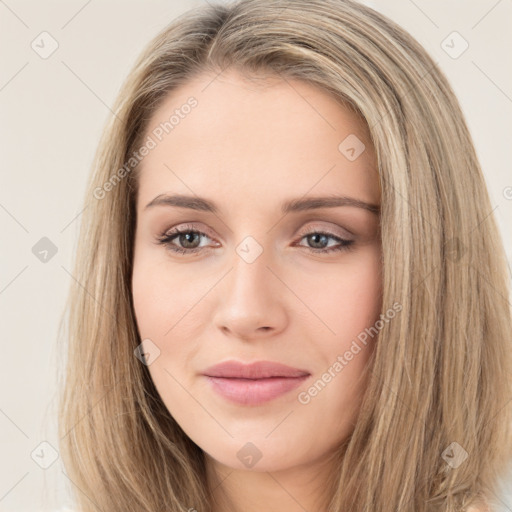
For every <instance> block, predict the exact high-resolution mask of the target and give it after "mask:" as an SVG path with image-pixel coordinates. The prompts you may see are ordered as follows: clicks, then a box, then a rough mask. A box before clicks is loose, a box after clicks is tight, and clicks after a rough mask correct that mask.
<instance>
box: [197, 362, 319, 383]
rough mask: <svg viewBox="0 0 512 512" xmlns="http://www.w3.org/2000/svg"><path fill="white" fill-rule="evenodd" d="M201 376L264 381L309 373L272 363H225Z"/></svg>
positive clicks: (207, 370)
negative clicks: (270, 378)
mask: <svg viewBox="0 0 512 512" xmlns="http://www.w3.org/2000/svg"><path fill="white" fill-rule="evenodd" d="M203 375H207V376H208V377H224V378H231V379H236V378H238V379H266V378H269V377H304V376H307V375H310V373H309V372H308V371H306V370H299V369H298V368H292V367H291V366H286V365H284V364H280V363H274V362H272V361H256V362H254V363H249V364H245V363H240V362H238V361H225V362H223V363H220V364H216V365H214V366H211V367H210V368H207V369H206V370H204V372H203Z"/></svg>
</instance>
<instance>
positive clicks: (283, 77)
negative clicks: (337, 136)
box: [279, 73, 336, 131]
mask: <svg viewBox="0 0 512 512" xmlns="http://www.w3.org/2000/svg"><path fill="white" fill-rule="evenodd" d="M279 76H281V78H282V79H283V80H284V81H285V82H286V83H287V84H288V85H289V86H290V87H291V88H292V89H293V90H294V91H295V92H296V93H297V94H298V95H299V96H300V97H301V98H302V99H303V100H304V101H305V102H306V103H307V104H308V105H309V106H310V107H311V108H312V109H313V110H314V111H315V112H316V113H317V114H318V115H319V116H320V117H321V118H322V119H323V120H324V121H325V122H326V123H327V124H328V125H329V126H330V127H331V128H332V129H333V130H334V131H336V128H334V126H333V125H332V124H331V123H329V121H327V119H326V118H325V117H324V116H323V115H322V114H320V112H318V110H317V109H316V108H315V107H314V106H313V105H311V103H310V102H309V101H308V100H307V99H306V98H304V96H302V94H301V93H300V92H299V91H298V90H297V89H296V88H295V87H293V85H292V84H291V83H290V82H289V81H288V80H287V79H286V77H285V76H284V75H282V74H281V73H279Z"/></svg>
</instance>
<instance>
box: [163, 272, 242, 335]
mask: <svg viewBox="0 0 512 512" xmlns="http://www.w3.org/2000/svg"><path fill="white" fill-rule="evenodd" d="M232 270H233V267H231V268H230V269H229V270H228V271H227V272H226V273H225V274H224V275H223V276H222V277H221V278H220V279H219V280H218V281H217V282H216V283H215V284H214V285H213V286H212V287H211V288H210V289H209V290H208V291H207V292H206V293H205V294H204V295H203V296H202V297H201V298H200V299H199V300H198V301H197V302H196V303H195V304H194V305H193V306H192V307H191V308H190V309H189V310H188V311H187V312H186V313H185V314H184V315H183V316H182V317H181V318H180V319H179V320H178V321H177V322H176V323H175V324H174V325H173V326H172V327H171V328H170V329H169V330H168V331H167V332H166V333H165V334H164V336H167V335H168V334H169V333H170V332H171V331H172V330H173V329H174V328H175V327H176V326H177V325H178V324H179V323H180V322H181V321H182V320H183V319H184V318H185V317H186V316H187V315H188V314H189V313H190V312H191V311H192V310H193V309H194V308H195V307H196V306H197V305H198V304H199V303H200V302H201V301H202V300H203V299H204V298H205V297H206V296H207V295H208V294H209V293H210V292H211V291H212V290H213V289H214V288H215V287H216V286H217V285H218V284H219V283H220V282H221V281H222V280H223V279H224V278H225V277H226V276H227V275H228V274H229V273H230V272H231V271H232Z"/></svg>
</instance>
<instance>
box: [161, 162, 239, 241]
mask: <svg viewBox="0 0 512 512" xmlns="http://www.w3.org/2000/svg"><path fill="white" fill-rule="evenodd" d="M164 167H166V168H167V169H168V170H169V171H171V172H172V173H173V174H174V176H176V178H178V179H179V180H180V181H181V183H183V185H185V187H187V188H188V189H189V190H190V192H192V194H194V195H195V196H196V197H198V195H197V194H196V193H195V192H194V191H193V190H192V189H191V188H190V187H189V186H188V185H187V184H186V183H185V182H184V181H183V180H182V179H181V178H180V177H179V176H178V175H177V174H176V173H175V172H174V171H173V170H172V169H171V168H170V167H169V166H168V165H167V164H166V163H165V162H164ZM214 215H215V217H217V219H219V220H220V222H222V224H224V226H226V228H228V229H229V231H230V232H231V233H232V232H233V230H232V229H231V228H230V227H229V226H228V225H227V224H226V223H225V222H224V220H223V219H221V218H220V217H219V216H218V215H217V214H216V213H214Z"/></svg>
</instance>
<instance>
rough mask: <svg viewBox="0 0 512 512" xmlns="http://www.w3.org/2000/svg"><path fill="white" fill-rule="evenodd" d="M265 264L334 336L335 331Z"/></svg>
mask: <svg viewBox="0 0 512 512" xmlns="http://www.w3.org/2000/svg"><path fill="white" fill-rule="evenodd" d="M265 266H266V267H267V268H268V269H269V270H270V272H272V274H274V275H275V276H276V277H277V279H279V281H281V283H283V284H284V285H285V286H286V288H288V290H290V291H291V292H292V293H293V294H294V295H295V297H297V298H298V299H299V300H300V301H301V302H302V304H304V306H306V307H307V308H308V309H309V311H311V313H313V315H315V316H316V317H317V318H318V320H320V322H322V323H323V324H324V325H325V326H326V327H327V329H329V330H330V331H331V332H332V333H333V334H334V336H336V333H335V332H334V331H333V330H332V329H331V328H330V327H329V326H328V325H327V324H326V323H325V322H324V321H323V320H322V319H321V318H320V317H319V316H318V315H317V314H316V313H315V312H314V311H313V310H312V309H311V308H310V307H309V306H308V305H307V304H306V303H305V302H304V301H303V300H302V299H301V298H300V297H299V296H298V295H297V294H296V293H295V292H294V291H293V290H292V289H291V288H290V287H289V286H288V285H287V284H286V283H285V282H284V281H283V280H282V279H281V278H280V277H279V276H278V275H277V274H276V273H275V272H274V271H273V270H272V269H271V268H270V267H269V266H268V265H265Z"/></svg>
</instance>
